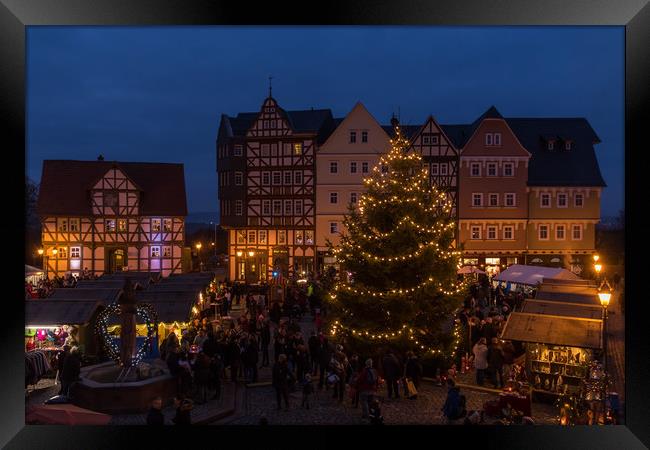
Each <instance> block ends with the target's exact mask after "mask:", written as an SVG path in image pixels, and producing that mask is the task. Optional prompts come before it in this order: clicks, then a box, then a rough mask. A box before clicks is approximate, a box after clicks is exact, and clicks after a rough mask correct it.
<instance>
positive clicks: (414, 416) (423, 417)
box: [222, 383, 555, 425]
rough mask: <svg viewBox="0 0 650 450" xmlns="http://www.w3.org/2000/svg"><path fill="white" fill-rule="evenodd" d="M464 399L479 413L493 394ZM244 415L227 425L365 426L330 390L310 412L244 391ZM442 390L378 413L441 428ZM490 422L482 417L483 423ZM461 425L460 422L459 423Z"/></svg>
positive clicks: (293, 397)
mask: <svg viewBox="0 0 650 450" xmlns="http://www.w3.org/2000/svg"><path fill="white" fill-rule="evenodd" d="M462 392H463V394H465V396H466V397H467V408H468V410H472V409H478V410H480V409H482V408H483V403H484V402H485V401H487V400H492V399H495V398H496V394H492V393H485V392H477V391H470V390H467V389H465V390H462ZM247 394H248V395H247V402H246V403H247V405H246V411H245V413H244V414H243V415H242V416H240V417H237V418H233V419H232V420H230V421H225V422H222V423H223V424H228V425H257V424H258V423H259V420H260V418H261V417H266V419H267V420H268V422H269V424H270V425H312V424H314V425H356V424H365V423H368V422H367V421H366V420H364V419H362V418H361V408H360V407H359V408H356V409H355V408H353V407H352V405H351V401H350V399H349V398H348V397H347V395H346V396H345V398H344V400H343V403H339V402H338V401H337V400H335V399H333V398H332V391H331V390H323V391H320V392H317V393H316V394H315V396H314V397H313V398H312V399H311V402H310V403H311V404H310V406H311V407H310V409H308V410H307V409H305V408H302V407H301V406H300V403H301V398H302V394H301V393H299V392H295V393H292V394H290V396H289V405H290V406H289V410H285V409H284V408H283V409H282V410H280V411H278V410H277V404H276V398H275V391H274V390H273V388H271V387H259V388H249V389H248V390H247ZM446 394H447V392H446V389H445V388H443V387H437V386H434V385H432V384H430V383H423V384H422V385H421V386H420V390H419V393H418V398H417V399H416V400H408V399H404V398H402V399H399V400H395V399H392V400H391V399H384V400H383V402H382V406H381V410H382V415H383V416H384V423H385V424H387V425H438V424H441V423H442V422H441V414H440V409H441V408H442V405H443V404H444V402H445V398H446ZM533 417H534V418H535V420H536V422H537V423H538V424H546V425H550V424H555V409H554V408H553V407H552V406H550V405H540V404H533ZM493 421H494V419H490V418H487V417H486V422H487V423H490V422H493ZM461 423H462V421H461Z"/></svg>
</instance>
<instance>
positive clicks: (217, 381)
mask: <svg viewBox="0 0 650 450" xmlns="http://www.w3.org/2000/svg"><path fill="white" fill-rule="evenodd" d="M222 373H223V360H222V358H221V355H220V354H218V353H217V354H216V355H214V357H213V358H212V359H211V360H210V374H211V376H212V385H213V387H214V389H215V392H214V397H212V399H213V400H216V399H218V398H219V397H221V374H222Z"/></svg>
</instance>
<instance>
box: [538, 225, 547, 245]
mask: <svg viewBox="0 0 650 450" xmlns="http://www.w3.org/2000/svg"><path fill="white" fill-rule="evenodd" d="M539 240H540V241H548V225H540V226H539Z"/></svg>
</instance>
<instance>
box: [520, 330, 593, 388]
mask: <svg viewBox="0 0 650 450" xmlns="http://www.w3.org/2000/svg"><path fill="white" fill-rule="evenodd" d="M592 359H593V351H592V350H591V349H585V348H578V347H562V346H553V345H544V344H531V343H529V344H527V360H528V367H529V371H530V373H531V376H532V379H533V387H534V389H535V391H537V392H546V393H552V394H556V395H564V394H569V395H570V394H577V393H579V392H580V391H581V389H582V384H581V382H582V380H583V379H585V378H586V377H587V376H588V365H589V363H590V362H591V361H592Z"/></svg>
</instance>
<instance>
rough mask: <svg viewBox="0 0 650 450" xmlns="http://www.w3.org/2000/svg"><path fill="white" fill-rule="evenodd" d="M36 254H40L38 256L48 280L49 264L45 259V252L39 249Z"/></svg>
mask: <svg viewBox="0 0 650 450" xmlns="http://www.w3.org/2000/svg"><path fill="white" fill-rule="evenodd" d="M36 252H37V253H38V256H40V257H41V264H42V265H43V270H44V271H45V278H46V279H47V264H45V257H46V255H45V250H43V249H42V248H39V249H38V250H36Z"/></svg>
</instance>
